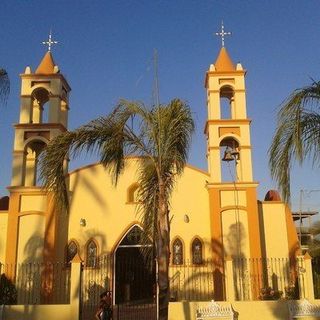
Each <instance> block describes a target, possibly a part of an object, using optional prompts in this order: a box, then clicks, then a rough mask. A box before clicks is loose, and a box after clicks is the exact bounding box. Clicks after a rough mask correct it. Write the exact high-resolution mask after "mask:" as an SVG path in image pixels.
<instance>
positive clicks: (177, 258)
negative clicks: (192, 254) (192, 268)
mask: <svg viewBox="0 0 320 320" xmlns="http://www.w3.org/2000/svg"><path fill="white" fill-rule="evenodd" d="M172 252H173V257H172V264H174V265H180V264H183V244H182V241H181V240H180V239H176V240H174V242H173V244H172Z"/></svg>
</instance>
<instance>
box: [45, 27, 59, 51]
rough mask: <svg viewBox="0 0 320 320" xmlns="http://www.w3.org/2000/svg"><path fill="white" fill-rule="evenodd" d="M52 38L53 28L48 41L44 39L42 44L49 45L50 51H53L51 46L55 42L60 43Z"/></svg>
mask: <svg viewBox="0 0 320 320" xmlns="http://www.w3.org/2000/svg"><path fill="white" fill-rule="evenodd" d="M51 38H52V34H51V30H50V33H49V39H48V41H42V44H44V45H48V51H51V46H52V45H53V44H57V43H58V41H54V40H51Z"/></svg>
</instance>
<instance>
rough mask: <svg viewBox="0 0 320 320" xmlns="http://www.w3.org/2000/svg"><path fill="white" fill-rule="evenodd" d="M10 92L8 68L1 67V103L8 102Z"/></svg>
mask: <svg viewBox="0 0 320 320" xmlns="http://www.w3.org/2000/svg"><path fill="white" fill-rule="evenodd" d="M9 93H10V80H9V76H8V73H7V71H6V70H4V69H2V68H0V104H5V103H6V102H7V99H8V96H9Z"/></svg>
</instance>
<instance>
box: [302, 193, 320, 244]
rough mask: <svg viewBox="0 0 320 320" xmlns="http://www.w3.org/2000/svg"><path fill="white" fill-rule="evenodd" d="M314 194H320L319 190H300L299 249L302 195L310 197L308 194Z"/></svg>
mask: <svg viewBox="0 0 320 320" xmlns="http://www.w3.org/2000/svg"><path fill="white" fill-rule="evenodd" d="M314 192H320V189H311V190H303V189H301V190H300V196H299V244H300V248H301V239H302V231H301V229H302V202H303V197H304V195H307V196H310V194H312V193H314Z"/></svg>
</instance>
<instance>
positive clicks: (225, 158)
mask: <svg viewBox="0 0 320 320" xmlns="http://www.w3.org/2000/svg"><path fill="white" fill-rule="evenodd" d="M233 160H234V157H233V155H232V150H226V151H225V152H224V156H223V158H222V161H227V162H229V161H233Z"/></svg>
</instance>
